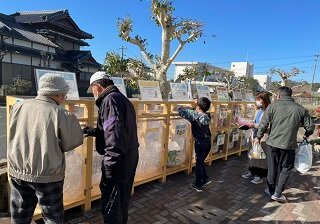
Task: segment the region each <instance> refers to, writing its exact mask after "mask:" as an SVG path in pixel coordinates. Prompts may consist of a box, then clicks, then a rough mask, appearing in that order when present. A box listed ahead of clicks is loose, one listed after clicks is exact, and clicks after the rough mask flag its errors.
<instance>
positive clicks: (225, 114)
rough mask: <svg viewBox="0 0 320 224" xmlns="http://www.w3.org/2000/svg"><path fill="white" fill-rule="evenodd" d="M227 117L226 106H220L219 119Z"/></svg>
mask: <svg viewBox="0 0 320 224" xmlns="http://www.w3.org/2000/svg"><path fill="white" fill-rule="evenodd" d="M227 117H228V108H226V107H221V108H220V109H219V119H226V118H227Z"/></svg>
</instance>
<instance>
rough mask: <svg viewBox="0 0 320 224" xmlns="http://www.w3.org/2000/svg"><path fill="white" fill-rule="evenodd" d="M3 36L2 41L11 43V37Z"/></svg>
mask: <svg viewBox="0 0 320 224" xmlns="http://www.w3.org/2000/svg"><path fill="white" fill-rule="evenodd" d="M3 38H4V42H5V43H7V44H12V38H11V37H7V36H3Z"/></svg>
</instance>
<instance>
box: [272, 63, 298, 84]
mask: <svg viewBox="0 0 320 224" xmlns="http://www.w3.org/2000/svg"><path fill="white" fill-rule="evenodd" d="M269 73H270V74H275V75H278V76H279V77H280V78H281V85H282V86H287V85H288V79H289V78H291V77H294V76H296V75H298V74H302V73H304V71H302V70H300V69H299V68H296V67H293V68H292V69H291V71H290V72H286V71H284V70H282V69H280V68H271V69H270V71H269Z"/></svg>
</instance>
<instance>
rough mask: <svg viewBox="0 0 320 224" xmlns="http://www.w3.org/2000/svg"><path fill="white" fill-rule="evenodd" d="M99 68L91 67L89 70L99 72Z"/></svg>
mask: <svg viewBox="0 0 320 224" xmlns="http://www.w3.org/2000/svg"><path fill="white" fill-rule="evenodd" d="M97 71H98V69H97V68H94V67H89V72H93V73H94V72H97Z"/></svg>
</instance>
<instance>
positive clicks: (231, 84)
mask: <svg viewBox="0 0 320 224" xmlns="http://www.w3.org/2000/svg"><path fill="white" fill-rule="evenodd" d="M214 74H215V75H216V76H217V80H218V81H219V82H224V83H226V85H227V90H228V93H229V94H230V93H231V91H232V89H233V88H236V87H239V82H238V80H237V77H236V76H235V74H234V72H233V71H230V70H227V69H221V68H215V70H214Z"/></svg>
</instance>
